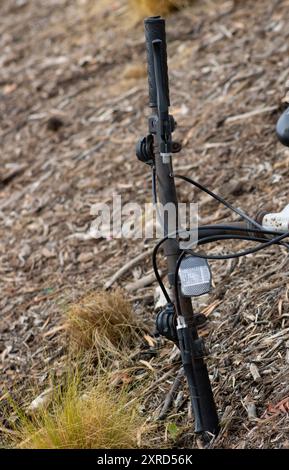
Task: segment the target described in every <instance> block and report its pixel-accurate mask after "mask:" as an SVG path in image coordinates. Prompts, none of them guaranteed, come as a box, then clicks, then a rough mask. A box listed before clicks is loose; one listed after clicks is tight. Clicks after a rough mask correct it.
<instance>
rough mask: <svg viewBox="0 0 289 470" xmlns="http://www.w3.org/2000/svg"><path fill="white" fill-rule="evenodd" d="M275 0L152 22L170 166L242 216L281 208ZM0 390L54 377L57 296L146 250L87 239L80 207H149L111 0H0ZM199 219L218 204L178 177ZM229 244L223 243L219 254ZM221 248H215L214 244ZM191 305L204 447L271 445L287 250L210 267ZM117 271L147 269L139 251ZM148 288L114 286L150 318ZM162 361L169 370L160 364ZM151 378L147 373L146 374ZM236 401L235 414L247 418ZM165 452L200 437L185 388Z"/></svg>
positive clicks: (280, 424)
mask: <svg viewBox="0 0 289 470" xmlns="http://www.w3.org/2000/svg"><path fill="white" fill-rule="evenodd" d="M288 7H289V1H288V0H277V1H276V0H275V1H272V0H263V1H253V0H245V1H242V2H241V1H237V0H236V1H230V0H229V1H216V2H197V1H196V2H195V4H194V5H192V6H191V7H188V8H186V9H184V10H182V11H180V12H176V13H174V14H173V15H171V16H170V17H169V18H168V21H167V39H168V53H169V69H170V83H171V103H172V109H171V111H172V113H173V114H174V116H175V118H176V120H177V121H178V124H179V126H178V129H177V131H176V137H177V138H178V139H180V140H181V141H182V142H183V151H182V152H181V153H180V154H178V155H177V156H176V157H175V167H176V169H178V170H179V172H182V173H185V174H187V175H188V176H192V177H194V178H195V179H197V180H199V181H200V182H202V183H203V184H205V185H207V186H208V187H209V188H210V189H212V190H214V191H215V192H218V193H220V194H221V195H222V196H224V197H226V198H227V199H228V200H229V201H230V202H231V203H234V204H235V205H236V206H237V207H241V208H242V209H243V210H244V211H246V212H247V213H249V214H250V215H251V216H255V215H256V213H257V212H258V211H259V210H260V209H261V208H268V209H270V210H274V211H278V210H281V209H282V208H283V207H284V206H285V205H286V204H287V203H288V189H289V178H288V176H289V166H288V164H289V153H288V151H287V150H286V149H285V148H283V147H282V146H281V145H280V144H278V143H277V139H276V136H275V130H274V128H275V123H276V120H277V118H278V116H279V115H280V113H281V111H282V110H283V109H284V97H285V93H286V82H287V80H288V78H289V59H288V57H289V55H288V47H289V41H288V36H289V31H288V27H287V24H288V21H289V8H288ZM0 47H1V51H2V53H1V57H0V115H1V129H0V139H1V169H0V221H1V222H0V260H1V263H0V291H1V296H0V308H1V318H0V331H1V339H0V354H1V357H0V370H1V382H0V386H1V394H0V400H1V401H2V402H5V398H4V397H5V396H6V395H5V394H6V391H7V389H8V390H10V391H11V390H12V391H13V393H21V394H25V393H26V392H25V391H27V387H28V386H30V385H28V384H31V380H32V379H33V381H34V382H35V383H37V384H38V385H39V387H40V388H41V386H43V385H44V384H45V382H46V380H47V378H48V376H49V374H51V372H52V371H54V373H55V374H56V375H57V374H61V367H62V364H63V363H64V361H65V356H66V345H65V342H63V340H60V339H59V334H60V332H61V328H62V323H63V318H64V310H65V308H66V306H67V304H68V303H69V302H72V301H73V300H75V299H77V298H78V297H79V296H81V295H83V294H84V293H85V292H87V291H89V290H94V289H96V288H101V287H103V285H104V283H105V282H106V281H107V280H108V279H109V278H110V277H111V276H112V275H113V273H115V271H116V270H117V269H118V268H119V267H121V266H122V265H123V264H125V263H126V262H127V261H129V259H132V258H134V257H135V256H137V255H138V254H139V253H141V252H142V250H144V247H146V246H148V245H150V244H151V243H150V242H148V241H145V242H144V241H143V240H127V239H113V240H111V239H94V238H91V236H90V232H89V229H90V226H91V224H92V222H93V216H92V215H91V214H90V208H91V205H92V204H94V203H96V202H108V203H109V202H110V201H111V199H112V196H113V194H114V193H118V194H121V196H122V198H123V201H124V202H128V201H136V202H139V203H144V202H148V201H150V197H151V187H150V173H149V171H148V169H147V168H145V167H144V166H143V165H142V164H141V163H140V162H138V161H137V159H136V158H135V155H134V146H135V142H136V141H137V139H138V138H139V137H140V136H141V135H143V134H145V133H146V126H147V123H146V116H147V115H148V110H147V101H148V99H147V81H146V75H145V74H146V71H145V67H144V63H145V47H144V38H143V27H142V22H141V21H138V20H137V18H136V17H135V16H132V15H131V13H130V12H129V11H128V8H127V4H126V2H125V1H124V0H118V1H115V2H108V1H103V2H94V1H92V0H82V1H80V0H79V1H71V0H57V1H55V0H49V1H46V0H45V1H44V0H38V1H36V0H22V1H16V0H13V1H6V2H1V5H0ZM178 188H179V194H180V198H182V200H183V201H189V200H192V201H195V202H198V203H199V208H200V222H205V223H209V222H212V223H215V222H220V221H223V220H230V217H231V218H232V216H231V214H230V213H229V212H228V210H227V209H225V208H223V207H221V206H219V205H217V204H216V203H215V202H214V201H211V200H210V199H209V198H208V197H207V196H206V195H203V194H201V193H199V192H197V191H195V190H193V189H192V188H190V187H189V186H184V185H183V184H182V185H179V184H178ZM242 246H244V245H242V244H239V243H234V244H232V243H230V244H227V245H226V247H225V248H226V249H231V250H237V249H240V247H242ZM223 249H224V245H223V247H220V246H218V248H217V251H218V252H221V251H222V250H223ZM212 267H213V272H214V283H215V288H214V289H213V291H212V294H211V295H210V296H209V297H206V298H205V300H204V305H201V309H203V310H204V311H205V312H206V314H207V316H208V318H209V321H208V326H207V327H206V329H205V330H204V332H203V335H204V336H205V337H206V343H207V345H208V346H209V349H210V357H209V359H208V362H209V368H210V376H211V379H212V384H213V388H214V392H215V396H216V400H217V405H218V409H219V411H220V416H221V417H222V423H223V427H222V432H221V435H220V436H219V437H218V439H217V440H216V441H215V443H214V444H213V446H215V447H241V448H244V447H258V448H259V447H261V448H266V447H273V448H277V447H288V446H289V422H288V415H287V414H288V410H289V404H288V402H289V398H288V397H289V353H288V351H289V342H288V341H289V297H288V287H289V285H288V281H287V277H288V255H287V253H286V251H285V249H284V248H282V249H278V248H275V247H271V248H269V249H267V250H266V251H262V252H259V253H258V254H256V255H253V256H248V257H246V258H241V259H239V260H238V261H236V262H214V263H212ZM136 268H137V269H134V270H133V272H132V271H130V272H128V273H127V274H125V275H124V276H122V277H121V278H120V279H119V280H118V284H119V285H121V286H122V287H125V286H126V284H127V283H129V282H132V281H134V280H136V279H137V278H138V277H142V276H144V275H146V274H147V273H149V272H151V265H150V259H149V257H148V258H147V259H145V260H143V261H142V262H141V263H140V264H139V266H137V267H136ZM153 294H154V286H148V287H147V288H145V289H140V290H137V291H136V292H134V293H133V294H130V296H131V298H132V302H134V307H135V309H136V314H139V315H145V316H147V317H150V316H151V313H152V310H153ZM170 355H171V346H170V345H168V344H167V345H166V346H165V347H164V349H161V350H160V353H159V354H158V356H157V357H155V358H153V359H152V360H151V368H152V370H151V369H149V370H148V371H147V374H151V379H150V380H151V383H152V384H153V383H154V382H156V385H155V387H154V389H153V390H151V389H150V390H149V395H148V397H147V400H146V408H145V409H144V413H146V412H147V413H151V412H155V410H158V411H159V410H160V408H161V406H162V403H163V400H164V397H165V396H166V394H167V392H168V390H169V388H170V384H171V381H172V380H173V377H174V375H175V373H176V369H175V365H173V363H172V358H171V356H170ZM170 368H171V376H168V374H166V372H167V371H168V370H170ZM163 376H164V379H163V381H158V379H159V378H161V377H163ZM252 410H253V411H252ZM168 422H174V423H176V424H177V426H179V427H180V429H182V432H181V433H180V434H179V435H178V437H177V439H176V440H175V443H174V445H177V446H184V445H186V446H196V445H200V443H199V442H197V441H196V440H195V437H194V436H193V433H192V417H191V416H190V411H189V407H188V403H187V396H186V391H185V393H184V396H183V398H182V397H181V396H179V398H178V400H177V403H175V407H174V409H173V410H170V411H169V414H168V417H167V420H166V421H165V422H164V423H163V424H159V428H160V429H159V435H158V437H157V438H154V443H153V444H154V445H162V443H163V442H165V439H166V438H167V439H168V437H167V434H168V433H167V429H168V428H167V423H168Z"/></svg>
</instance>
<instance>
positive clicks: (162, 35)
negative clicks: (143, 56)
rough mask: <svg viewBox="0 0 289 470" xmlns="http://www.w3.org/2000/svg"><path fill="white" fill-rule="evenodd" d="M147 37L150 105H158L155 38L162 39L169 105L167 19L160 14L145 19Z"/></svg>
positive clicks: (163, 70)
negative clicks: (154, 54) (154, 50)
mask: <svg viewBox="0 0 289 470" xmlns="http://www.w3.org/2000/svg"><path fill="white" fill-rule="evenodd" d="M144 26H145V37H146V47H147V63H148V84H149V100H150V103H149V105H150V107H151V108H156V107H157V87H156V80H155V71H154V56H153V45H152V42H153V41H154V40H155V39H160V40H161V41H162V49H161V63H162V77H163V87H164V90H163V91H164V95H165V96H166V98H167V103H168V106H169V105H170V95H169V79H168V63H167V43H166V27H165V20H164V19H163V18H161V17H160V16H152V17H150V18H147V19H145V20H144Z"/></svg>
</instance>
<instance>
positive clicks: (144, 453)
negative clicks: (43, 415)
mask: <svg viewBox="0 0 289 470" xmlns="http://www.w3.org/2000/svg"><path fill="white" fill-rule="evenodd" d="M276 459H278V466H279V467H280V465H281V464H282V463H281V459H284V460H285V459H286V461H287V462H288V460H289V450H286V449H284V450H266V449H265V450H231V449H228V450H226V449H214V450H208V449H207V450H198V449H175V450H174V449H161V450H156V449H138V450H135V449H133V450H118V449H115V450H111V449H108V450H103V449H101V450H76V449H72V450H67V449H65V450H12V449H11V450H10V449H8V450H5V449H1V452H0V460H1V466H2V468H3V469H4V468H8V467H4V465H5V464H7V465H8V464H9V466H11V464H14V463H19V464H20V465H21V466H23V464H28V465H29V468H30V469H31V468H32V467H33V468H39V469H40V468H41V466H42V465H43V464H48V465H51V464H52V465H53V466H55V464H61V465H63V464H64V465H67V464H69V463H71V464H73V465H79V466H81V468H87V467H84V466H86V465H89V466H90V468H91V469H95V470H97V469H98V468H99V469H101V468H114V467H115V468H118V469H128V470H131V469H135V468H137V469H141V468H144V469H145V468H147V467H150V466H153V465H158V466H161V467H164V468H168V467H178V468H179V467H181V468H188V467H194V468H196V469H198V468H201V466H203V465H213V466H214V467H215V466H216V465H221V466H222V467H223V468H229V467H230V468H233V469H234V467H237V468H238V467H241V466H242V467H244V465H246V466H248V467H249V466H251V465H254V468H260V467H261V465H262V466H263V465H272V464H276ZM53 470H54V468H53Z"/></svg>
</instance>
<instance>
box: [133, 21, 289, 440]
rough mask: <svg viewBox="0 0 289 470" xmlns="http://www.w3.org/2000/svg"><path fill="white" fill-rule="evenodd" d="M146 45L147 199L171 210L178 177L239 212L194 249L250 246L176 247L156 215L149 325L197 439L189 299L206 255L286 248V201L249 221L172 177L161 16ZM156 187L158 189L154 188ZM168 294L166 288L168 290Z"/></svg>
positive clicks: (288, 133) (213, 419)
mask: <svg viewBox="0 0 289 470" xmlns="http://www.w3.org/2000/svg"><path fill="white" fill-rule="evenodd" d="M144 26H145V39H146V48H147V67H148V88H149V106H150V108H151V110H152V114H151V116H150V117H149V119H148V129H149V132H148V135H147V136H146V137H144V138H142V139H140V140H139V142H138V143H137V148H136V154H137V157H138V159H139V160H140V161H142V162H144V163H146V164H148V165H149V166H150V167H151V169H152V188H153V200H154V203H155V204H157V202H158V200H159V201H160V203H161V204H163V205H166V204H169V203H170V204H172V205H173V206H174V207H175V208H176V213H177V214H178V211H177V204H178V199H177V193H176V186H175V179H176V178H178V179H181V180H182V181H185V182H187V183H189V184H191V185H194V186H195V187H197V188H198V189H199V190H201V191H204V192H206V193H207V194H209V195H210V196H211V197H213V198H214V199H216V200H217V201H218V202H219V203H221V204H223V205H225V206H226V207H227V208H229V209H230V210H231V211H233V212H234V213H235V214H237V215H238V216H239V218H240V219H241V221H238V222H227V223H224V224H218V225H205V226H200V227H198V228H197V229H194V230H197V246H204V245H205V244H207V243H212V242H217V241H224V240H229V239H230V240H247V241H253V242H256V243H257V246H256V247H254V248H251V249H247V250H244V251H241V252H238V253H232V254H227V255H207V254H204V253H203V252H200V251H196V249H192V248H191V247H187V248H183V247H181V242H182V241H183V240H186V237H187V236H188V235H189V231H188V230H186V229H181V228H180V227H179V224H178V219H177V221H176V230H175V232H174V233H169V226H168V220H166V219H163V220H162V224H163V229H164V237H163V238H162V239H161V240H160V241H158V243H157V244H156V245H155V248H154V251H153V256H152V262H153V268H154V272H155V276H156V279H157V281H158V283H159V286H160V288H161V290H162V292H163V294H164V297H165V299H166V301H167V305H166V307H165V308H164V309H163V310H162V311H160V312H159V313H158V314H157V318H156V328H157V332H158V333H159V334H160V335H163V336H164V337H166V338H167V339H169V340H171V341H173V342H174V343H175V344H176V345H177V346H178V348H179V349H180V353H181V360H182V365H183V369H184V372H185V376H186V379H187V382H188V387H189V393H190V399H191V405H192V411H193V415H194V420H195V432H196V433H198V434H201V435H203V436H204V437H214V436H217V434H218V433H219V430H220V425H219V418H218V413H217V409H216V405H215V401H214V396H213V392H212V388H211V384H210V380H209V375H208V370H207V366H206V363H205V361H204V357H205V355H206V350H205V346H204V342H203V340H202V338H200V337H199V334H198V326H199V324H198V322H199V320H200V315H199V314H195V313H194V311H193V308H192V303H191V298H192V297H195V296H199V295H203V294H206V293H208V292H209V291H210V289H211V277H212V276H211V270H210V267H209V264H208V260H223V259H230V258H237V257H240V256H245V255H248V254H251V253H256V252H258V251H260V250H262V249H264V248H266V247H268V246H271V245H273V244H278V245H285V246H286V247H287V248H288V247H289V245H287V243H286V241H285V239H286V238H287V237H288V236H289V231H288V222H289V205H288V206H286V208H285V209H284V210H283V211H281V212H280V213H276V214H265V213H262V214H260V215H259V217H258V218H256V219H254V218H251V217H250V216H248V215H247V214H245V213H244V212H243V211H241V210H240V209H237V208H235V207H234V206H232V205H231V204H230V203H228V202H227V201H226V200H225V199H224V198H222V197H220V196H218V195H217V194H215V193H213V192H212V191H210V190H209V189H208V188H206V187H205V186H203V185H202V184H201V183H199V182H197V181H195V180H193V179H191V178H189V177H187V176H184V175H180V174H174V172H173V164H172V156H173V154H174V153H177V152H179V151H180V150H181V144H179V143H178V142H174V141H173V140H172V133H173V131H174V130H175V128H176V122H175V120H174V118H173V116H172V115H170V114H169V106H170V97H169V80H168V66H167V45H166V31H165V20H164V19H162V18H161V17H160V16H156V17H150V18H147V19H146V20H145V21H144ZM277 135H278V137H279V140H280V141H281V142H282V143H283V144H284V145H286V146H289V111H288V110H287V111H285V112H284V113H283V114H282V116H281V117H280V119H279V121H278V123H277ZM157 187H158V190H157ZM160 248H163V250H164V255H165V258H166V261H167V268H168V274H167V278H168V282H169V286H170V292H169V290H168V289H167V288H166V287H165V285H164V283H163V281H162V278H161V276H160V273H159V270H158V263H157V255H158V252H159V250H160ZM171 291H172V293H171Z"/></svg>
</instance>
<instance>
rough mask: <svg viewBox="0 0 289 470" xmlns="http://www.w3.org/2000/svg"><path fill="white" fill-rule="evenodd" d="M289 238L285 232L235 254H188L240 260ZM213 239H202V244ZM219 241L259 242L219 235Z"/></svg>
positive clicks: (256, 239) (252, 238)
mask: <svg viewBox="0 0 289 470" xmlns="http://www.w3.org/2000/svg"><path fill="white" fill-rule="evenodd" d="M288 236H289V232H285V233H283V234H282V235H279V236H278V237H275V238H272V239H271V240H269V241H264V242H263V243H262V245H259V246H257V247H255V248H250V249H248V250H244V251H239V252H237V253H230V254H228V255H201V254H200V253H197V252H195V251H193V250H190V253H191V254H193V255H194V256H197V257H198V258H204V259H216V260H225V259H233V258H240V257H241V256H246V255H251V254H253V253H257V252H258V251H260V250H264V249H265V248H267V247H268V246H271V245H277V244H279V242H281V240H283V239H284V238H287V237H288ZM214 238H215V237H214V236H213V237H206V238H203V239H202V242H204V243H211V242H212V241H213V239H214ZM218 238H219V239H223V240H226V239H230V238H231V239H234V238H239V239H243V240H251V241H260V240H259V239H258V238H257V237H244V238H242V236H238V235H219V236H218Z"/></svg>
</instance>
